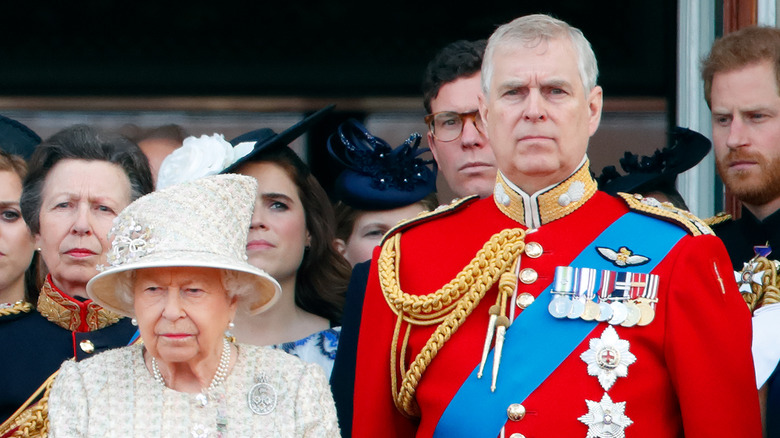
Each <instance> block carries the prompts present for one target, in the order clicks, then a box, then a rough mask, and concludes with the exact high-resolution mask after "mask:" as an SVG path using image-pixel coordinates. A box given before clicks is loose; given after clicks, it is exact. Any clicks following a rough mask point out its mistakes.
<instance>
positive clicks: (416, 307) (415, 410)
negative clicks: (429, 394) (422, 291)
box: [378, 228, 525, 417]
mask: <svg viewBox="0 0 780 438" xmlns="http://www.w3.org/2000/svg"><path fill="white" fill-rule="evenodd" d="M524 239H525V231H523V230H522V229H519V228H515V229H506V230H503V231H501V232H500V233H498V234H495V235H493V236H492V237H491V238H490V240H489V241H488V242H486V243H485V245H484V246H483V247H482V249H481V250H479V251H478V252H477V254H476V256H475V257H474V258H473V259H472V260H471V262H470V263H469V264H468V265H467V266H466V267H464V268H463V270H462V271H460V273H458V275H457V276H456V277H455V278H454V279H453V280H452V281H450V282H449V283H447V284H446V285H444V286H443V287H442V288H441V289H439V290H437V291H436V292H433V293H431V294H428V295H410V294H407V293H405V292H403V291H402V290H401V286H400V284H399V279H398V270H399V267H400V262H401V248H400V244H401V233H397V234H395V235H393V236H392V237H390V238H389V239H387V241H386V242H385V244H384V245H383V246H382V251H381V253H380V256H379V260H378V268H379V282H380V285H381V287H382V293H383V294H384V296H385V299H386V300H387V303H388V305H389V306H390V308H391V309H392V311H393V313H395V314H396V315H398V318H397V320H396V326H395V330H394V332H393V341H392V344H391V346H390V348H391V353H390V354H391V361H390V379H391V387H392V391H393V394H392V395H393V401H394V402H395V405H396V408H398V410H399V411H401V413H404V414H405V415H408V416H412V417H414V416H419V407H418V406H417V404H416V402H415V400H414V396H415V392H416V389H417V384H418V383H419V382H420V379H421V377H422V374H423V373H424V372H425V369H426V368H427V366H428V365H429V364H430V363H431V361H432V360H433V358H434V357H436V354H437V353H438V351H439V349H441V348H442V346H444V343H445V342H447V340H449V338H450V337H451V336H452V334H453V333H455V331H457V330H458V327H460V325H461V324H462V323H463V322H464V321H465V320H466V318H467V317H468V316H469V315H470V314H471V312H472V311H473V310H474V309H475V308H476V307H477V305H478V304H479V302H480V300H481V299H482V298H483V297H484V296H485V294H486V293H487V291H488V290H490V289H491V287H492V286H493V284H495V282H496V281H499V279H501V284H503V283H505V282H509V283H510V286H509V288H510V293H511V287H513V285H514V282H515V279H514V278H502V274H505V273H507V272H508V271H510V269H511V268H512V266H513V264H514V263H515V261H516V260H517V258H518V256H519V255H520V254H521V253H522V252H523V248H525V242H524ZM510 274H511V272H510ZM505 277H506V276H505ZM502 287H503V286H502ZM403 323H406V324H407V327H406V329H405V334H404V337H403V341H402V344H401V354H400V355H398V338H399V336H400V333H401V329H402V326H403ZM434 324H439V325H438V327H436V330H435V331H434V332H433V334H432V335H431V337H430V339H428V342H426V344H425V346H424V347H423V348H422V350H420V352H419V353H418V354H417V357H416V358H415V359H414V361H413V362H412V363H411V365H410V366H409V369H408V370H407V369H406V366H405V359H404V358H405V356H406V348H407V344H408V342H409V334H410V332H411V328H412V326H430V325H434ZM397 366H398V367H399V371H398V372H396V367H397ZM399 375H400V376H403V378H402V380H401V384H400V386H399V385H398V384H397V377H398V376H399Z"/></svg>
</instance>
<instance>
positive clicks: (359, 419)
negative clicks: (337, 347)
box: [352, 249, 417, 437]
mask: <svg viewBox="0 0 780 438" xmlns="http://www.w3.org/2000/svg"><path fill="white" fill-rule="evenodd" d="M378 251H379V249H376V250H375V252H374V258H373V260H372V262H371V270H370V272H369V274H368V285H367V287H366V296H365V300H364V302H363V316H362V318H361V323H360V337H359V339H358V350H357V363H356V366H355V399H354V410H353V418H352V436H355V437H412V436H414V435H415V431H416V429H417V422H416V421H414V420H411V419H408V418H406V417H404V416H403V415H401V413H400V412H399V411H398V410H397V409H396V407H395V404H394V403H393V399H392V392H391V388H390V346H391V343H392V337H393V327H394V326H395V314H393V312H392V311H391V310H390V308H389V307H388V305H387V301H385V298H384V296H383V295H382V290H381V288H380V286H379V277H378V274H377V264H376V259H377V256H378Z"/></svg>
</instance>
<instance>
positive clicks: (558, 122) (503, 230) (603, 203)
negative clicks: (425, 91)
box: [342, 15, 761, 438]
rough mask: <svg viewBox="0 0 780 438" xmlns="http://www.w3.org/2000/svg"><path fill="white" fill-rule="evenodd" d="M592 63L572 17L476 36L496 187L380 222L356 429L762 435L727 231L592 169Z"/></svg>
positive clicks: (514, 434)
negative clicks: (383, 226) (396, 222)
mask: <svg viewBox="0 0 780 438" xmlns="http://www.w3.org/2000/svg"><path fill="white" fill-rule="evenodd" d="M597 76H598V68H597V65H596V57H595V54H594V53H593V50H592V49H591V46H590V43H589V42H588V41H587V40H586V39H585V37H584V36H583V35H582V32H580V31H579V30H578V29H575V28H573V27H571V26H569V25H568V24H566V23H565V22H562V21H560V20H557V19H554V18H552V17H549V16H546V15H529V16H524V17H520V18H518V19H516V20H514V21H512V22H511V23H507V24H505V25H503V26H500V27H499V28H498V29H497V30H496V31H495V32H494V33H493V35H492V36H491V37H490V40H489V42H488V45H487V48H486V50H485V60H484V63H483V66H482V76H481V77H482V90H483V93H482V94H481V95H480V96H481V97H480V105H479V108H480V115H481V120H482V122H483V126H484V127H485V132H486V133H487V135H488V136H489V137H490V139H491V147H492V149H493V153H494V154H495V156H496V165H497V167H498V174H497V177H496V182H495V185H494V187H495V189H494V191H493V195H492V196H491V197H489V198H485V199H474V198H471V199H468V200H462V201H460V202H458V203H454V204H453V205H451V206H449V207H447V208H442V209H440V210H437V212H435V213H433V214H431V215H428V216H424V217H421V218H418V219H415V220H412V221H408V222H406V223H404V224H402V225H400V226H397V227H396V228H395V229H394V230H393V231H392V232H389V233H388V234H387V235H386V236H385V237H384V239H383V245H382V248H381V251H378V252H377V253H375V257H374V260H372V262H371V267H370V272H369V275H368V285H367V287H366V291H365V301H364V303H363V316H362V324H361V327H360V334H359V339H358V351H357V361H356V372H355V379H354V382H355V390H354V408H355V411H354V416H353V421H352V433H353V436H356V437H377V436H382V437H391V436H392V437H411V436H415V437H418V438H422V437H447V438H457V437H470V438H471V437H490V438H494V437H502V438H504V437H506V438H521V437H528V438H530V437H594V438H595V437H613V438H622V437H624V436H627V437H632V438H639V437H681V436H685V437H687V438H705V437H715V436H717V437H736V436H739V437H744V438H748V437H749V438H758V437H760V436H761V426H760V418H759V414H758V393H757V391H756V388H755V385H754V383H753V375H752V374H753V372H752V371H753V370H752V368H753V365H752V358H751V353H750V318H749V314H748V311H747V309H746V307H745V304H744V302H743V301H742V298H741V296H740V294H739V292H738V290H737V284H736V282H735V281H734V277H733V274H732V271H731V263H730V262H729V259H728V254H727V253H726V250H725V248H724V246H723V244H722V243H721V242H720V240H719V239H718V238H717V237H715V236H713V235H712V234H711V231H710V229H709V228H708V227H707V226H705V225H704V224H703V223H702V222H701V221H700V220H698V219H697V218H695V217H693V216H692V215H690V214H689V213H687V212H684V211H682V210H678V209H675V208H673V207H669V206H666V205H660V204H659V203H657V201H655V200H654V199H652V198H648V199H645V198H641V197H635V196H632V195H625V196H621V197H620V198H616V197H613V196H610V195H608V194H606V193H604V192H600V191H598V190H597V188H596V182H595V181H594V180H593V177H592V176H591V173H590V168H589V162H588V157H587V148H588V142H589V139H590V137H591V136H592V135H593V134H594V133H595V132H596V130H597V129H598V126H599V123H600V120H601V109H602V103H603V101H602V89H601V87H600V86H598V85H597ZM459 112H466V110H464V109H461V110H459ZM342 336H343V335H342ZM719 413H721V414H720V415H719Z"/></svg>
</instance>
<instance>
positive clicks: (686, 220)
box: [618, 193, 714, 236]
mask: <svg viewBox="0 0 780 438" xmlns="http://www.w3.org/2000/svg"><path fill="white" fill-rule="evenodd" d="M618 195H619V196H620V197H621V198H623V200H624V201H626V204H628V207H629V208H630V209H632V210H634V211H638V212H640V213H645V214H647V215H650V216H655V217H657V218H659V219H664V220H666V221H667V222H673V223H675V224H677V225H679V226H680V227H682V228H684V229H686V230H688V233H690V234H691V235H693V236H699V235H702V234H714V233H713V232H712V230H711V229H710V227H709V226H708V225H707V224H705V223H704V221H702V220H701V219H699V217H698V216H696V215H695V214H693V213H691V212H690V211H688V210H683V209H681V208H677V207H675V206H673V205H672V204H671V203H669V202H660V201H658V200H657V199H655V198H646V197H644V196H642V195H640V194H638V193H635V194H629V193H618Z"/></svg>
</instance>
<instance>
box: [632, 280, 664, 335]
mask: <svg viewBox="0 0 780 438" xmlns="http://www.w3.org/2000/svg"><path fill="white" fill-rule="evenodd" d="M658 280H659V277H658V275H656V274H647V280H646V281H647V284H646V285H645V288H644V290H643V291H642V296H640V297H638V298H637V299H636V306H637V307H638V308H639V312H640V314H641V316H640V318H639V322H637V325H639V326H646V325H648V324H650V323H651V322H653V319H654V318H655V308H654V307H655V303H657V302H658V299H657V298H656V297H657V296H658Z"/></svg>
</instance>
